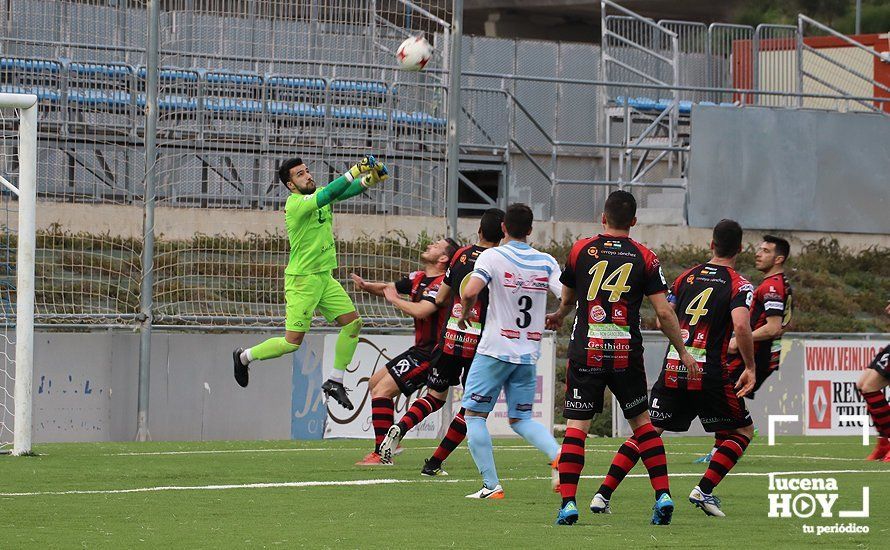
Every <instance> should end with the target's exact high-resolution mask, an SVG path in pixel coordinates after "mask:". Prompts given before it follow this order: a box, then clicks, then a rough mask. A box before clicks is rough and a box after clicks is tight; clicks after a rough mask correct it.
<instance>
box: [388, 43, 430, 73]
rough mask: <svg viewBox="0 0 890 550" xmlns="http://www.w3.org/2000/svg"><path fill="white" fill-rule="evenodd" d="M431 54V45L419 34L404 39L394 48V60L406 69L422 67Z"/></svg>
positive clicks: (412, 69)
mask: <svg viewBox="0 0 890 550" xmlns="http://www.w3.org/2000/svg"><path fill="white" fill-rule="evenodd" d="M432 56H433V47H432V46H430V43H429V42H427V41H426V38H424V37H423V36H420V35H418V36H412V37H411V38H408V39H406V40H405V41H404V42H402V44H401V45H400V46H399V49H398V50H396V61H397V62H398V63H399V67H400V68H402V69H404V70H406V71H419V70H421V69H423V68H424V67H425V66H426V64H427V63H428V62H429V60H430V58H431V57H432Z"/></svg>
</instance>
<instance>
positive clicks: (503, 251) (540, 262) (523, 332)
mask: <svg viewBox="0 0 890 550" xmlns="http://www.w3.org/2000/svg"><path fill="white" fill-rule="evenodd" d="M561 273H562V271H561V270H560V268H559V264H558V263H556V260H554V259H553V256H551V255H550V254H545V253H544V252H540V251H538V250H535V249H534V248H532V247H531V246H529V245H528V244H527V243H524V242H520V241H510V242H508V243H507V244H504V245H501V246H498V247H496V248H489V249H488V250H486V251H484V252H483V253H482V254H480V255H479V257H478V258H477V259H476V266H475V269H474V270H473V273H472V276H473V277H477V278H479V279H482V280H483V281H485V283H486V284H487V285H488V291H489V298H488V313H487V317H486V320H485V328H484V329H483V331H482V337H481V338H480V339H479V346H478V348H477V353H481V354H483V355H488V356H489V357H495V358H497V359H500V360H501V361H506V362H508V363H517V364H531V363H535V362H536V361H537V360H538V357H539V356H540V355H541V335H542V334H543V332H544V316H545V315H546V314H547V292H548V291H550V292H553V293H554V294H555V295H556V296H559V295H560V294H561V293H562V283H560V282H559V276H560V274H561Z"/></svg>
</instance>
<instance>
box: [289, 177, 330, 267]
mask: <svg viewBox="0 0 890 550" xmlns="http://www.w3.org/2000/svg"><path fill="white" fill-rule="evenodd" d="M322 191H323V189H319V190H316V191H315V193H312V194H311V195H301V194H299V193H292V194H291V196H290V197H288V198H287V203H286V204H285V206H284V222H285V224H286V225H287V240H288V241H289V242H290V260H289V261H288V262H287V268H286V269H285V270H284V272H285V273H286V274H288V275H311V274H312V273H320V272H322V271H331V270H333V269H335V268H336V267H337V249H336V247H335V245H334V230H333V221H334V212H333V209H332V208H331V204H330V203H327V201H324V198H322V200H321V201H319V194H320V193H321V192H322ZM319 202H323V203H325V204H324V205H323V206H319V205H318V204H319Z"/></svg>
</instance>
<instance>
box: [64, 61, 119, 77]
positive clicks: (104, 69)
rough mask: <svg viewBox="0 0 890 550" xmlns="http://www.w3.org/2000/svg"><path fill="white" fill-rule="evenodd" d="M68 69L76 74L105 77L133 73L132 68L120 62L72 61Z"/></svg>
mask: <svg viewBox="0 0 890 550" xmlns="http://www.w3.org/2000/svg"><path fill="white" fill-rule="evenodd" d="M68 70H69V71H70V72H73V73H75V74H78V75H90V76H99V77H107V78H111V79H114V78H126V77H129V76H130V75H131V74H133V68H132V67H130V66H129V65H124V64H122V63H108V64H103V63H83V62H72V63H69V64H68Z"/></svg>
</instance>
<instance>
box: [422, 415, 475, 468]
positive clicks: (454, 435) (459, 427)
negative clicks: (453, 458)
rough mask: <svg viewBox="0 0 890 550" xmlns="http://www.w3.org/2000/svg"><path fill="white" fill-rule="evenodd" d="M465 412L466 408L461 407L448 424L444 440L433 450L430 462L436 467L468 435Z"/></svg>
mask: <svg viewBox="0 0 890 550" xmlns="http://www.w3.org/2000/svg"><path fill="white" fill-rule="evenodd" d="M465 412H466V409H464V408H463V407H461V408H460V411H458V413H457V414H456V415H454V419H453V420H452V421H451V425H450V426H448V433H446V434H445V437H444V438H443V439H442V442H441V443H439V446H438V447H436V450H435V451H434V452H433V457H432V458H431V459H430V464H431V465H432V466H433V467H434V468H438V467H440V466H441V465H442V463H443V462H445V459H447V458H448V455H450V454H451V452H452V451H454V449H456V448H457V446H458V445H460V442H461V441H463V440H464V438H466V437H467V422H466V421H465V420H464V413H465Z"/></svg>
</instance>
